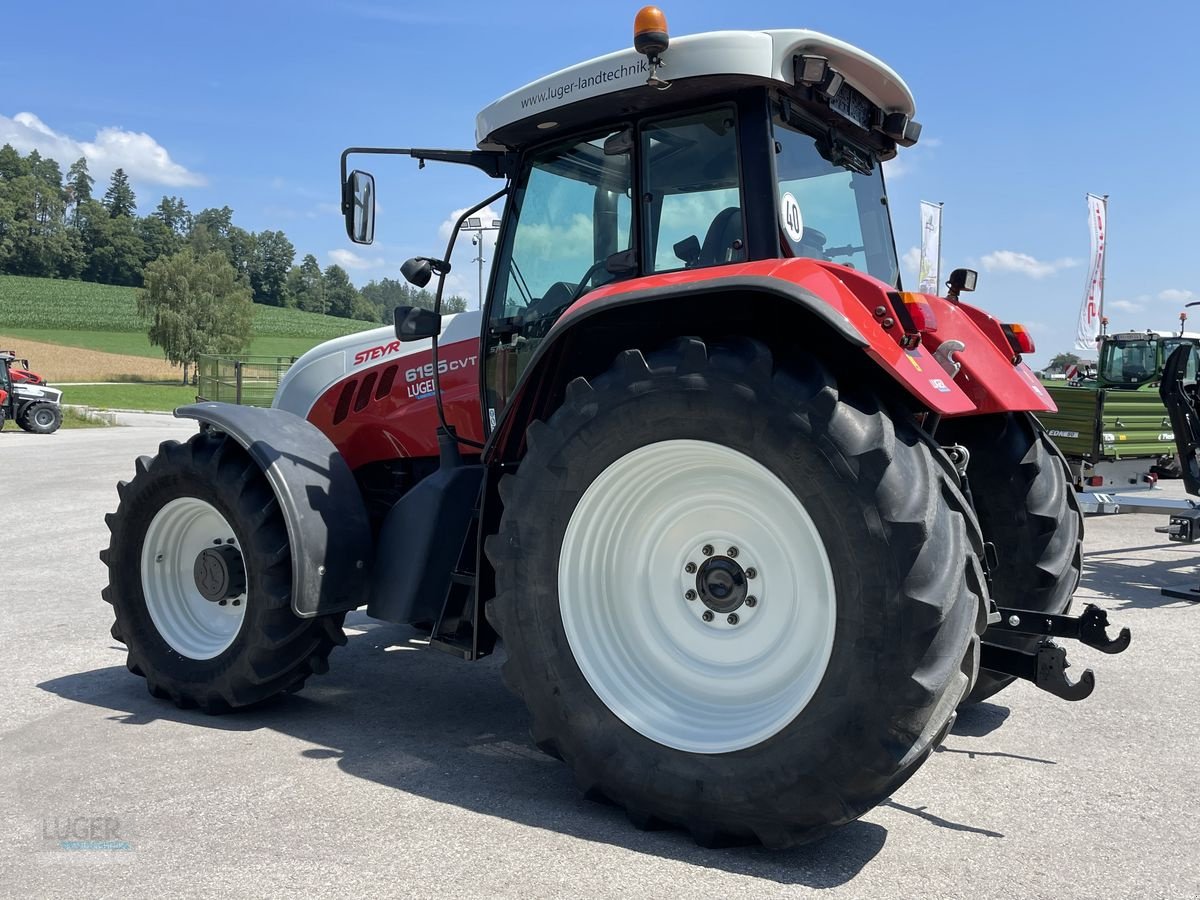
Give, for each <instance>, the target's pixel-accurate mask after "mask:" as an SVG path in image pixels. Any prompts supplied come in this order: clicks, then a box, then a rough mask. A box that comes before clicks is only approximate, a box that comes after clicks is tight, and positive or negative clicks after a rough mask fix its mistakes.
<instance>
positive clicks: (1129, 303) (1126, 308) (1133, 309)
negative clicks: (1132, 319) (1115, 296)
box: [1104, 300, 1145, 313]
mask: <svg viewBox="0 0 1200 900" xmlns="http://www.w3.org/2000/svg"><path fill="white" fill-rule="evenodd" d="M1104 305H1105V306H1106V307H1107V308H1109V309H1119V310H1120V311H1121V312H1127V313H1138V312H1141V311H1142V310H1143V309H1145V306H1143V305H1142V304H1141V303H1138V302H1137V301H1136V300H1107V301H1105V304H1104Z"/></svg>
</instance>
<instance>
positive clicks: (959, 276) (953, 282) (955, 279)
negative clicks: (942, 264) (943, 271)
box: [946, 269, 979, 294]
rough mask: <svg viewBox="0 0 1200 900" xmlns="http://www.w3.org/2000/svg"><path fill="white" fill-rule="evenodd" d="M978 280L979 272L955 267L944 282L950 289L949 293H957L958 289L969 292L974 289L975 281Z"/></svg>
mask: <svg viewBox="0 0 1200 900" xmlns="http://www.w3.org/2000/svg"><path fill="white" fill-rule="evenodd" d="M978 280H979V273H978V272H976V271H975V270H974V269H955V270H954V271H953V272H951V273H950V280H949V281H947V282H946V287H948V288H949V289H950V293H951V294H957V293H959V292H960V291H967V292H968V293H970V292H971V291H973V290H975V282H976V281H978Z"/></svg>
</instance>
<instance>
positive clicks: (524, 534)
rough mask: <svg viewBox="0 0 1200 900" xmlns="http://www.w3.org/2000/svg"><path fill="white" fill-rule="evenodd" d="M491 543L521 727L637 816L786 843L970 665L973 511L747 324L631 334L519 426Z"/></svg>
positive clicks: (862, 785) (911, 761)
mask: <svg viewBox="0 0 1200 900" xmlns="http://www.w3.org/2000/svg"><path fill="white" fill-rule="evenodd" d="M527 436H528V443H529V450H528V453H527V455H526V457H525V459H524V460H523V461H522V463H521V466H520V469H519V470H518V472H517V473H516V475H515V476H509V477H506V478H505V479H504V480H503V481H502V482H501V486H500V491H501V496H502V498H503V500H504V513H503V519H502V522H501V526H500V530H499V533H498V534H497V535H495V536H493V537H492V538H490V539H489V542H488V545H487V551H488V554H489V557H490V558H491V559H492V561H493V563H494V565H495V567H496V575H497V589H498V595H497V597H496V599H495V600H494V601H493V602H492V603H491V605H490V607H489V610H490V613H491V616H492V618H493V621H494V623H495V624H496V626H497V629H498V631H499V632H500V634H501V635H502V637H503V638H504V640H505V644H506V648H507V652H508V661H507V663H506V665H505V670H504V671H505V678H506V681H507V682H508V683H509V685H510V686H511V687H512V688H513V689H514V690H515V691H516V692H517V693H518V694H519V695H520V696H521V697H522V698H523V699H524V700H525V702H526V704H527V705H528V707H529V709H530V712H531V714H532V718H533V724H532V728H533V735H534V740H535V741H536V742H537V743H538V745H539V746H541V747H542V748H543V749H544V750H546V751H547V752H549V753H552V754H553V755H556V756H560V757H562V758H563V759H564V760H566V761H567V762H568V763H569V764H570V765H571V766H572V767H573V768H574V770H575V773H576V777H577V780H578V781H579V782H580V784H581V785H582V786H583V788H584V790H585V791H587V792H588V793H589V794H591V795H593V796H598V797H604V798H608V799H610V800H612V801H614V802H616V803H618V804H620V805H622V806H624V807H625V808H626V810H627V811H628V812H629V815H630V818H631V819H632V820H633V821H634V822H635V824H639V825H645V826H649V825H651V824H653V823H655V822H662V823H671V824H676V825H681V826H683V827H686V828H688V829H689V830H690V831H691V832H692V833H693V835H695V836H696V838H697V839H698V840H699V841H700V842H702V843H705V844H713V843H729V842H743V841H746V840H754V839H757V840H761V841H763V842H764V843H766V844H768V845H771V846H789V845H793V844H796V843H799V842H802V841H805V840H810V839H813V838H815V837H818V836H820V835H821V834H823V833H825V832H827V831H828V830H830V829H831V828H833V827H835V826H837V825H840V824H843V823H845V822H848V821H851V820H853V819H855V818H857V817H858V816H860V815H862V814H863V813H864V812H866V811H867V810H869V809H871V808H872V807H873V806H875V805H876V804H878V803H879V802H881V801H882V800H883V799H885V798H886V797H887V796H888V795H889V794H890V793H891V792H892V791H894V790H895V789H896V788H897V787H898V786H899V785H900V784H902V783H903V782H904V781H905V780H906V779H907V778H908V777H909V776H910V775H911V774H912V773H913V772H914V771H916V769H917V767H918V766H919V765H920V764H921V763H922V762H923V761H924V759H925V758H926V757H927V755H928V754H929V752H930V751H931V750H932V748H933V746H934V745H935V743H936V741H937V740H938V739H939V737H940V735H941V734H942V733H943V731H944V729H945V728H946V727H947V725H948V724H949V722H950V720H951V718H952V715H953V710H954V707H955V706H956V705H957V704H958V702H959V701H960V700H961V698H962V697H963V696H964V694H965V693H966V691H967V690H968V689H969V686H970V683H971V681H972V679H973V678H974V676H975V671H976V667H977V660H978V635H979V634H980V633H981V631H982V628H983V626H984V624H985V622H986V613H985V606H986V592H985V588H984V587H983V584H982V574H981V573H982V567H981V565H980V562H979V553H980V551H981V548H982V544H981V541H980V538H979V534H978V530H977V526H976V524H975V521H974V518H973V516H972V514H971V513H970V511H969V509H968V508H967V504H966V502H965V500H964V499H963V497H962V495H961V494H960V493H959V491H958V488H957V486H956V484H955V482H954V481H953V475H952V474H951V473H950V472H948V470H947V469H946V468H944V467H943V466H942V465H940V464H939V463H938V461H937V460H936V459H935V458H934V457H933V454H932V452H931V451H930V449H929V447H928V446H927V445H926V444H925V443H924V442H923V441H922V439H921V438H920V436H919V435H918V434H917V433H916V431H915V429H914V428H912V427H911V426H910V425H908V424H905V423H903V422H900V421H893V420H892V419H891V418H890V417H889V415H888V414H887V413H886V412H885V411H884V410H883V409H881V408H880V405H879V404H878V402H877V401H876V400H875V399H874V397H873V396H871V395H870V394H868V393H866V392H849V393H846V394H839V391H838V389H837V386H836V385H835V384H834V382H833V380H832V378H831V377H830V375H829V374H828V373H827V372H826V371H825V370H824V369H823V368H822V367H821V365H820V364H819V363H817V362H816V361H815V360H813V359H811V358H809V359H803V360H799V361H797V362H796V363H795V364H794V365H792V366H789V367H787V368H786V369H783V368H781V369H779V370H776V369H775V368H774V365H773V361H772V357H771V354H770V353H769V352H768V351H767V349H766V348H765V347H764V346H762V345H761V344H758V343H756V342H752V341H747V340H741V341H734V342H730V343H725V344H721V345H715V346H714V347H713V348H712V349H711V352H710V351H709V348H707V347H706V346H705V344H704V343H702V342H701V341H699V340H684V341H681V342H679V343H677V344H675V345H673V346H671V347H669V348H667V349H665V350H662V351H659V352H657V353H654V354H651V355H650V356H649V357H648V358H647V357H644V356H643V354H642V353H640V352H639V351H637V350H630V351H626V352H625V353H624V354H622V355H621V357H619V358H618V360H617V362H616V364H615V365H614V367H613V368H612V369H611V370H609V371H608V372H607V373H605V374H604V375H602V376H600V377H598V378H597V379H595V380H594V381H593V382H591V383H589V382H587V381H585V380H583V379H577V380H576V381H575V382H574V383H572V385H571V386H570V389H569V391H568V397H567V400H566V402H565V403H564V405H563V406H562V407H561V408H560V409H559V410H557V411H556V412H555V413H554V415H553V416H552V417H551V418H550V420H549V421H548V422H547V423H545V424H542V423H535V425H534V426H533V427H531V428H530V429H529V431H528V434H527Z"/></svg>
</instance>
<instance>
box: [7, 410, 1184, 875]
mask: <svg viewBox="0 0 1200 900" xmlns="http://www.w3.org/2000/svg"><path fill="white" fill-rule="evenodd" d="M126 421H127V423H128V424H130V425H131V426H132V427H127V428H110V429H96V430H83V431H60V432H58V433H57V434H55V435H51V436H48V437H42V436H36V435H27V434H24V433H23V432H20V433H18V432H13V431H10V430H5V432H4V433H3V434H0V472H2V473H3V475H2V478H3V480H2V481H0V512H2V513H3V522H4V526H3V528H4V530H3V531H2V532H0V560H3V563H4V572H5V574H4V578H3V580H2V581H0V585H2V587H0V605H2V607H3V609H2V612H3V616H4V622H5V625H4V629H3V635H4V639H5V641H4V643H5V646H6V648H7V650H6V652H5V653H4V655H3V657H0V895H2V896H14V897H17V896H21V897H60V896H61V897H68V896H69V897H76V896H90V897H122V898H124V897H150V896H154V897H160V896H170V897H192V896H197V897H198V896H214V895H223V896H254V897H264V896H284V895H307V896H326V895H328V896H397V897H520V898H534V897H561V896H572V897H586V898H593V897H597V898H598V897H631V896H637V897H676V896H688V897H713V898H728V897H738V898H748V897H771V898H778V897H792V896H805V895H809V894H812V893H815V892H817V891H821V892H822V893H824V894H825V895H826V896H833V897H854V898H862V897H881V898H896V897H915V896H921V897H953V898H959V897H972V898H986V897H998V898H999V897H1003V898H1011V897H1023V898H1024V897H1060V898H1061V897H1087V898H1092V897H1139V898H1143V897H1185V896H1187V897H1195V896H1197V894H1198V888H1197V886H1198V885H1200V864H1198V862H1197V859H1198V857H1200V837H1198V835H1200V816H1198V814H1197V797H1198V794H1200V764H1198V762H1197V756H1198V753H1200V701H1198V700H1197V687H1198V686H1200V677H1198V676H1200V664H1198V662H1197V658H1198V656H1200V651H1198V650H1197V649H1196V648H1197V636H1198V635H1200V605H1192V604H1189V603H1187V602H1184V601H1177V600H1169V599H1167V598H1164V597H1162V596H1161V595H1160V594H1159V588H1160V587H1161V586H1163V585H1173V584H1179V583H1184V582H1188V581H1196V580H1197V579H1198V578H1200V576H1198V575H1197V574H1196V572H1195V564H1196V563H1197V562H1198V561H1200V554H1198V553H1197V548H1192V547H1188V546H1181V545H1173V544H1169V543H1167V541H1166V540H1165V539H1164V538H1163V536H1162V535H1158V534H1155V532H1154V525H1156V524H1159V523H1160V522H1161V521H1162V520H1161V519H1156V518H1154V517H1151V516H1120V517H1114V518H1110V519H1105V520H1089V522H1088V533H1087V544H1086V550H1087V554H1086V557H1085V571H1084V579H1083V585H1082V586H1081V589H1080V591H1079V595H1078V596H1079V598H1080V599H1083V600H1093V601H1095V602H1098V603H1100V604H1101V605H1102V606H1104V607H1106V608H1107V609H1109V610H1112V611H1113V612H1114V613H1115V615H1114V619H1115V621H1117V622H1118V623H1119V624H1121V625H1127V626H1129V627H1130V628H1131V629H1132V630H1133V633H1134V642H1133V645H1132V646H1131V647H1130V649H1129V650H1128V651H1127V652H1126V653H1125V654H1124V655H1122V656H1116V657H1107V656H1104V655H1103V654H1100V653H1098V652H1095V651H1092V650H1089V649H1088V648H1082V649H1080V648H1075V647H1073V648H1071V651H1070V652H1071V658H1072V659H1073V660H1074V661H1075V664H1076V668H1075V669H1073V670H1072V671H1073V672H1075V673H1077V672H1078V671H1080V670H1081V669H1082V667H1084V666H1093V667H1094V668H1095V670H1096V672H1097V678H1098V682H1099V683H1098V687H1097V689H1096V692H1095V694H1093V696H1092V697H1091V698H1090V699H1089V700H1086V701H1084V702H1082V703H1075V704H1071V703H1065V702H1062V701H1059V700H1057V699H1056V698H1054V697H1051V696H1050V695H1048V694H1043V693H1041V692H1039V691H1037V690H1036V689H1034V688H1032V687H1030V686H1026V685H1024V684H1018V685H1016V686H1014V687H1011V688H1009V689H1008V690H1006V691H1005V692H1004V693H1002V694H1001V695H999V696H998V697H996V698H994V701H993V702H991V703H987V704H983V705H981V706H979V707H976V708H975V709H973V710H970V711H968V712H965V713H963V714H962V715H961V716H960V718H959V721H958V724H957V725H956V726H955V728H954V731H953V733H952V734H951V735H950V736H949V738H948V739H947V740H946V742H945V744H944V746H943V747H942V749H941V750H940V751H939V752H937V753H936V754H934V756H933V757H932V758H931V759H930V761H929V762H928V763H927V764H926V766H925V767H924V768H923V769H922V770H921V771H920V772H919V773H918V774H917V775H916V776H915V777H914V778H913V779H912V780H911V781H910V782H909V783H908V784H906V785H905V786H904V787H903V788H902V789H901V790H900V791H899V792H898V793H897V794H896V795H895V796H894V797H892V798H891V799H890V800H889V801H887V802H886V803H885V804H884V805H883V806H881V807H879V808H878V809H876V810H874V811H872V812H871V813H869V814H868V815H866V816H865V817H864V818H863V819H862V820H861V821H859V822H857V823H854V824H853V825H850V826H848V827H846V828H844V829H842V830H841V831H840V832H838V833H837V834H835V835H834V836H833V837H830V838H829V839H827V840H825V841H823V842H821V843H819V844H816V845H813V846H809V847H805V848H802V849H800V850H795V851H789V852H769V851H765V850H762V849H746V848H743V849H735V850H722V851H712V850H705V849H701V848H699V847H696V846H695V845H694V844H693V843H692V842H691V840H690V839H689V838H688V837H686V836H685V835H683V834H681V833H679V832H675V831H663V832H639V831H636V830H634V829H633V828H632V827H631V826H630V825H629V824H628V823H627V821H626V820H625V818H624V816H623V815H622V814H621V813H620V812H618V811H616V810H614V809H611V808H608V807H604V806H599V805H596V804H593V803H589V802H587V801H585V800H583V799H582V798H581V797H580V796H579V795H578V793H577V792H576V789H575V787H574V785H573V783H572V779H571V776H570V774H569V773H568V772H567V770H566V768H565V767H564V766H562V765H561V764H559V763H557V762H555V761H553V760H551V759H549V758H547V757H544V756H542V755H541V754H540V753H538V752H537V751H536V750H535V749H534V748H533V747H532V745H531V744H530V742H529V740H528V738H527V734H526V716H525V712H524V710H523V709H522V708H521V706H520V705H519V704H518V703H517V701H516V700H515V699H514V698H513V697H512V696H510V695H509V694H508V693H507V692H506V691H505V689H504V688H503V686H502V685H501V683H500V680H499V677H498V671H497V669H498V665H497V661H496V659H495V658H493V659H490V660H486V661H484V662H480V663H475V664H466V663H462V662H458V661H456V660H454V659H451V658H450V657H447V656H444V655H442V654H438V653H434V652H429V651H425V650H422V649H421V648H420V646H419V644H417V643H414V640H413V639H414V638H416V637H418V635H416V633H415V632H414V631H412V630H411V629H408V628H404V627H400V626H393V625H382V624H377V623H374V622H372V621H371V620H368V619H367V618H366V617H365V616H363V615H362V614H361V613H353V614H351V615H350V617H349V618H348V620H347V631H348V633H349V635H350V642H349V646H347V647H345V648H341V649H338V650H336V651H335V652H334V654H333V656H332V658H331V664H332V668H331V671H330V673H329V674H328V675H326V676H324V677H323V678H316V679H310V682H309V687H308V688H306V689H305V690H304V691H303V692H302V693H300V694H297V695H294V696H288V697H285V698H282V699H280V700H278V701H277V702H273V703H270V704H268V705H267V706H265V707H263V708H260V709H257V710H253V711H249V712H243V713H239V714H234V715H230V716H224V717H215V718H212V717H207V716H205V715H204V714H202V713H199V712H196V711H186V712H185V711H179V710H177V709H175V708H174V707H173V706H171V705H169V704H168V703H165V702H161V701H157V700H154V699H153V698H151V697H150V696H149V695H148V694H147V693H146V690H145V684H144V682H143V680H142V679H140V678H136V677H134V676H133V675H130V674H129V673H128V672H127V671H126V670H125V666H124V660H125V654H124V651H123V649H122V648H121V647H120V645H118V644H116V643H115V642H114V641H113V640H112V639H111V638H110V637H109V634H108V629H109V625H110V624H111V615H110V611H109V607H107V606H106V605H105V604H104V603H102V602H101V601H100V589H101V587H102V586H103V583H104V578H105V571H104V568H103V566H102V565H101V563H100V562H99V560H98V558H97V555H96V554H97V551H98V550H99V549H100V548H101V547H102V546H104V545H106V543H107V540H108V535H107V531H106V530H105V528H104V524H103V515H104V513H105V512H109V511H111V510H112V509H114V508H115V506H116V492H115V490H114V485H115V483H116V481H117V480H118V479H119V478H126V479H127V478H130V477H132V474H133V459H134V457H135V456H136V455H137V454H139V453H153V452H154V451H155V448H156V447H157V445H158V443H159V441H161V440H165V439H169V438H178V439H183V438H186V437H187V435H188V434H190V433H191V430H192V428H193V426H192V425H191V424H189V423H181V422H177V421H175V420H172V419H169V418H167V417H161V416H137V417H130V418H128V419H127V420H126ZM1163 493H1172V494H1176V495H1179V496H1182V491H1181V488H1180V487H1179V485H1178V484H1177V483H1176V484H1171V485H1168V487H1167V488H1166V490H1165V491H1164V492H1163ZM64 835H66V836H68V837H69V838H72V839H76V840H80V839H92V840H110V841H114V842H116V843H115V844H113V845H110V846H113V847H124V846H126V845H127V847H128V849H106V850H67V849H63V848H62V847H61V846H60V843H59V842H60V840H61V838H62V836H64Z"/></svg>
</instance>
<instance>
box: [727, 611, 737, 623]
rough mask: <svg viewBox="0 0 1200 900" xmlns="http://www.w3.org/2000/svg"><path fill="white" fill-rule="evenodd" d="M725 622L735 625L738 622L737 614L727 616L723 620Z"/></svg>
mask: <svg viewBox="0 0 1200 900" xmlns="http://www.w3.org/2000/svg"><path fill="white" fill-rule="evenodd" d="M725 621H726V622H728V623H729V624H730V625H736V624H737V623H738V621H739V619H738V614H737V613H730V614H729V616H728V617H727V618H726V619H725Z"/></svg>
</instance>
